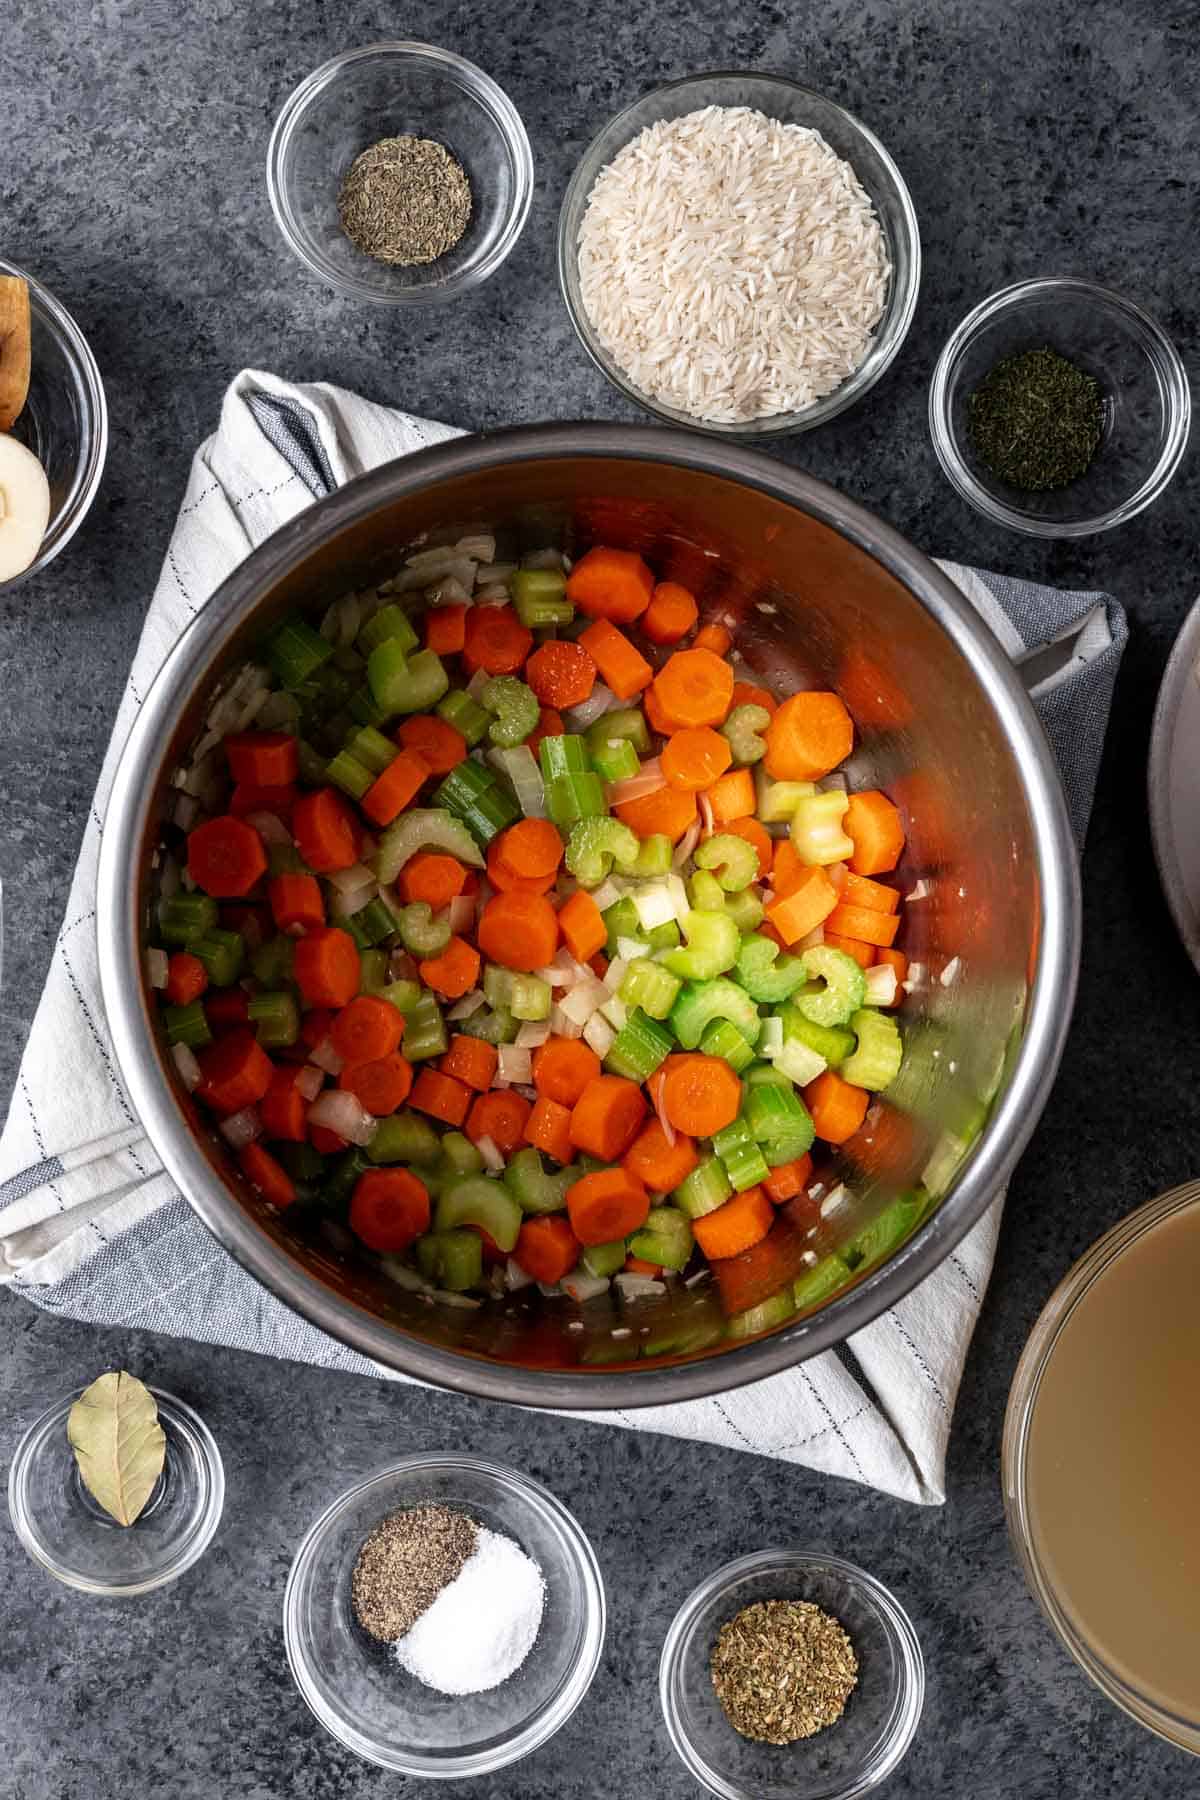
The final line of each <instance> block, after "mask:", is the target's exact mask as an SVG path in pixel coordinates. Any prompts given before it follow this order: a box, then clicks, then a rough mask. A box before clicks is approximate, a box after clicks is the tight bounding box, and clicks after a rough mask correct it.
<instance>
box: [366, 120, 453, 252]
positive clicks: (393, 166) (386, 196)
mask: <svg viewBox="0 0 1200 1800" xmlns="http://www.w3.org/2000/svg"><path fill="white" fill-rule="evenodd" d="M338 217H339V218H340V220H341V222H342V230H343V231H344V232H345V233H346V236H347V237H348V238H349V239H350V241H351V243H352V244H354V245H355V246H356V247H357V248H358V249H359V250H361V251H363V252H364V254H365V255H367V256H373V257H374V258H375V260H376V261H377V262H385V263H394V264H397V265H400V266H402V267H410V266H413V265H415V264H420V263H431V262H436V261H437V259H438V257H439V256H445V254H446V252H447V250H453V248H454V246H455V244H457V243H458V241H459V239H460V238H461V237H462V235H463V232H464V231H465V230H466V229H467V226H468V224H469V223H470V220H471V184H470V182H469V181H468V180H467V176H466V171H465V170H464V169H463V166H462V164H461V163H460V162H459V161H458V160H457V158H456V157H453V156H451V154H450V152H449V150H447V148H446V146H445V145H444V144H438V143H435V141H434V140H433V139H432V138H419V137H412V136H411V135H406V136H404V137H390V138H380V140H379V142H378V143H377V144H372V145H371V146H370V148H369V149H367V150H364V151H363V152H362V154H361V155H360V156H356V157H355V159H354V161H353V162H352V163H351V165H350V168H349V170H348V171H347V174H346V178H345V180H344V181H343V182H342V186H341V191H340V193H339V194H338Z"/></svg>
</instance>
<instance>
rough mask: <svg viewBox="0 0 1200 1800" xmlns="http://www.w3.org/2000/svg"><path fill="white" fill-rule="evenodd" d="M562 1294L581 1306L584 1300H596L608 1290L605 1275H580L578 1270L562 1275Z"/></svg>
mask: <svg viewBox="0 0 1200 1800" xmlns="http://www.w3.org/2000/svg"><path fill="white" fill-rule="evenodd" d="M560 1286H561V1287H562V1291H563V1293H564V1294H567V1295H569V1297H570V1298H571V1299H572V1300H576V1301H578V1302H579V1304H580V1305H581V1306H582V1305H583V1303H584V1302H585V1301H586V1300H598V1299H599V1298H600V1296H601V1294H607V1292H608V1277H607V1275H581V1274H580V1273H579V1272H578V1270H576V1272H575V1273H574V1274H573V1275H564V1276H563V1279H562V1282H561V1283H560Z"/></svg>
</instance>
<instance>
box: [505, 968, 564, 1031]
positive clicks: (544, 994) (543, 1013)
mask: <svg viewBox="0 0 1200 1800" xmlns="http://www.w3.org/2000/svg"><path fill="white" fill-rule="evenodd" d="M553 997H554V996H553V992H552V990H551V987H550V983H549V982H548V981H543V980H542V978H541V976H540V975H514V976H513V984H512V1001H511V1004H510V1007H509V1010H510V1011H511V1013H512V1016H513V1018H514V1019H520V1020H521V1022H522V1024H537V1023H538V1021H539V1020H541V1019H548V1018H549V1017H550V1005H551V1002H552V1000H553Z"/></svg>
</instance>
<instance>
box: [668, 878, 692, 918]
mask: <svg viewBox="0 0 1200 1800" xmlns="http://www.w3.org/2000/svg"><path fill="white" fill-rule="evenodd" d="M667 886H668V888H669V889H670V891H671V896H672V898H673V899H674V901H675V918H676V921H677V923H678V924H680V925H682V924H683V922H684V920H685V919H686V918H687V916H688V914H689V913H690V912H691V910H692V903H691V901H690V900H689V899H688V891H687V889H686V887H685V886H684V885H683V878H682V876H680V875H668V876H667Z"/></svg>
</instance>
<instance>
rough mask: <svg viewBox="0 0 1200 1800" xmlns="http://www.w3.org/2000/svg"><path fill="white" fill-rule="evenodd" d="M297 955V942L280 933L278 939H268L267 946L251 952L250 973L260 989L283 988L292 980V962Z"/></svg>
mask: <svg viewBox="0 0 1200 1800" xmlns="http://www.w3.org/2000/svg"><path fill="white" fill-rule="evenodd" d="M295 954H296V940H295V938H293V937H288V936H287V934H286V933H285V932H280V933H279V935H278V936H277V937H272V938H268V939H267V941H266V943H265V944H260V945H259V946H258V949H257V950H255V951H252V952H251V956H250V973H251V974H252V975H253V977H254V979H255V981H257V983H258V985H259V987H264V988H277V987H282V986H283V984H284V982H285V981H290V980H291V979H292V960H293V958H294V956H295Z"/></svg>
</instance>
